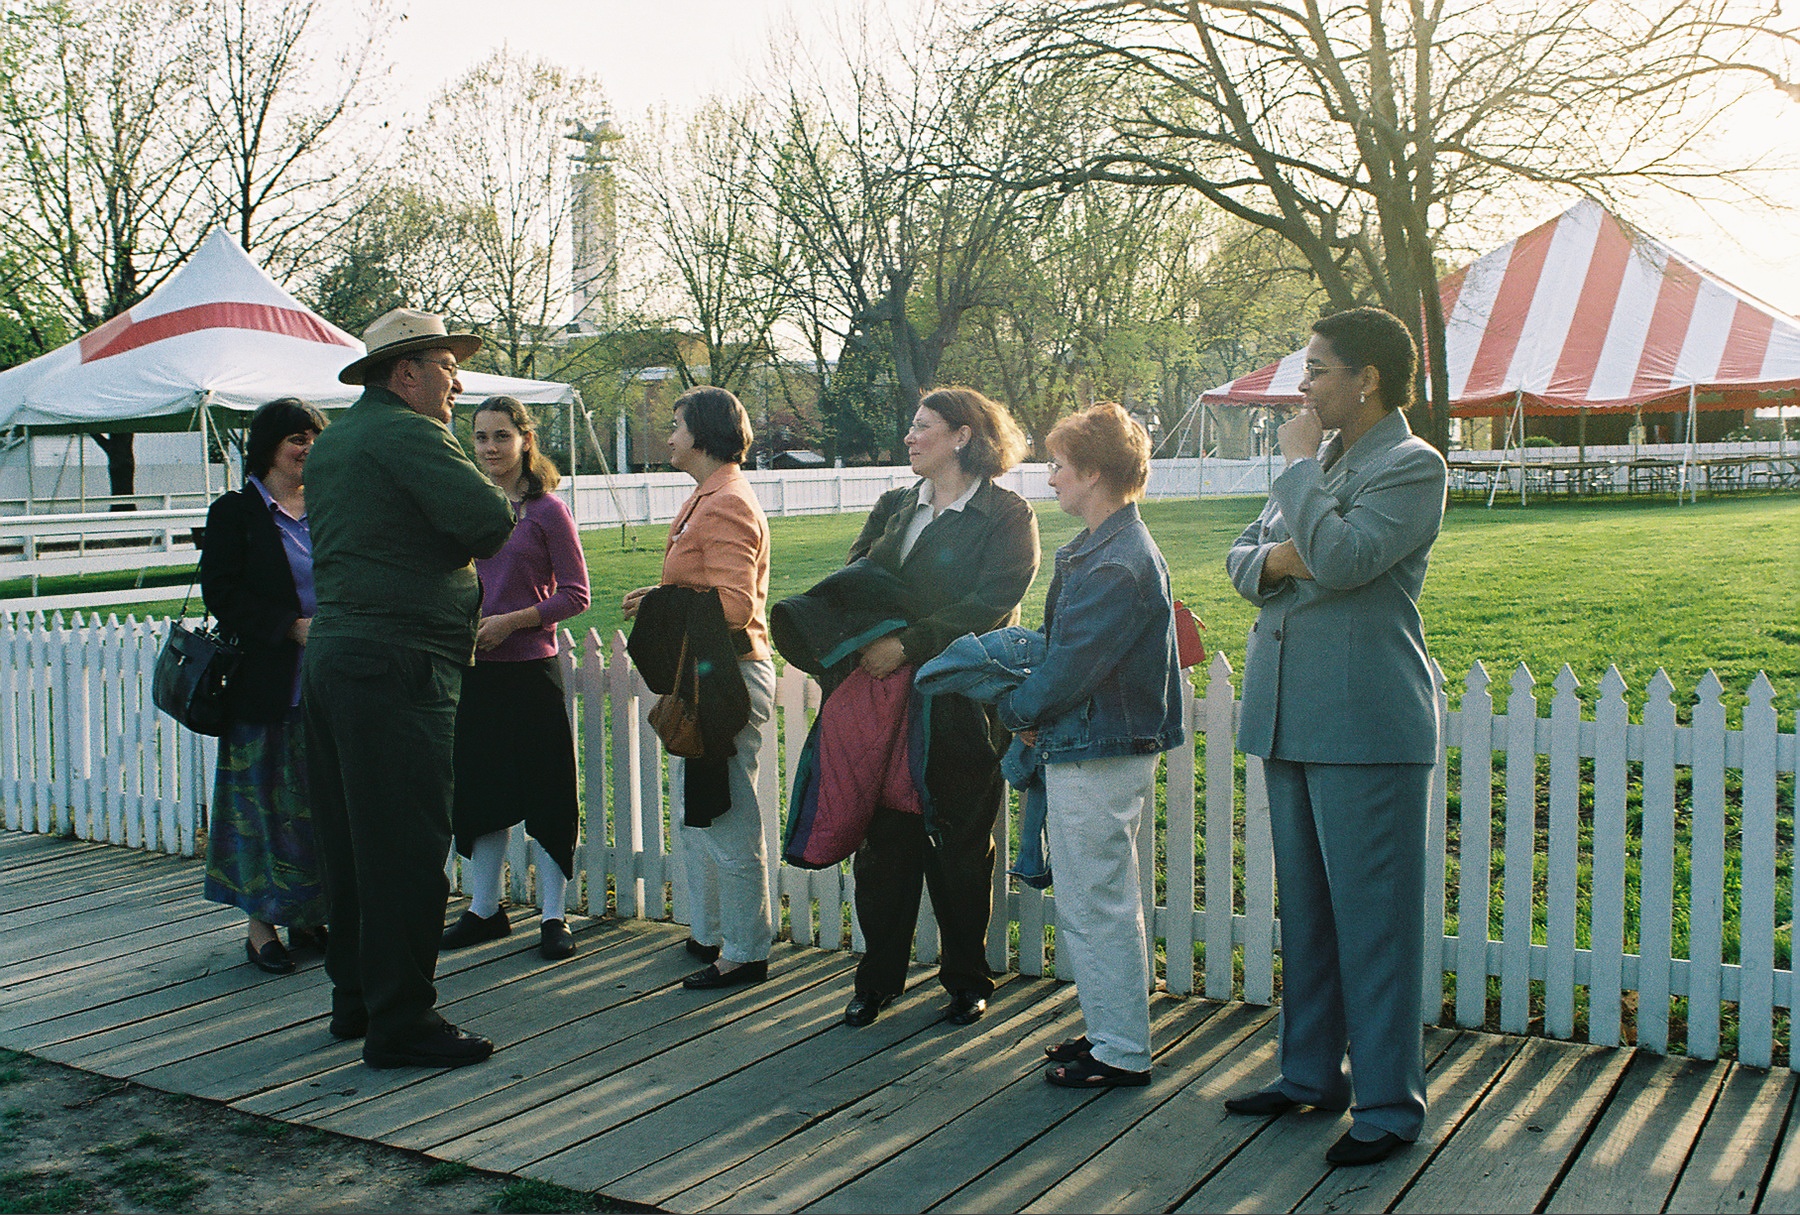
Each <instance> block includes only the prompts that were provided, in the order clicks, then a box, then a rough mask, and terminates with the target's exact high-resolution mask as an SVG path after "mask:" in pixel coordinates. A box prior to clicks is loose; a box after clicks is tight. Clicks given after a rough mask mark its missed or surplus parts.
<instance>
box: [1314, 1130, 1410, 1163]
mask: <svg viewBox="0 0 1800 1215" xmlns="http://www.w3.org/2000/svg"><path fill="white" fill-rule="evenodd" d="M1405 1146H1406V1140H1404V1139H1402V1138H1400V1136H1398V1135H1396V1134H1394V1133H1393V1132H1392V1131H1383V1132H1381V1137H1380V1138H1378V1139H1357V1138H1355V1137H1354V1136H1353V1135H1352V1134H1351V1132H1349V1131H1345V1132H1344V1137H1343V1138H1342V1139H1340V1140H1338V1141H1337V1142H1336V1143H1334V1144H1332V1145H1331V1146H1330V1147H1329V1148H1328V1149H1326V1151H1325V1163H1326V1164H1340V1165H1347V1166H1354V1165H1359V1164H1375V1163H1376V1162H1377V1161H1382V1160H1386V1159H1387V1158H1388V1157H1389V1156H1392V1155H1393V1154H1394V1153H1395V1152H1397V1151H1399V1150H1400V1149H1401V1148H1403V1147H1405Z"/></svg>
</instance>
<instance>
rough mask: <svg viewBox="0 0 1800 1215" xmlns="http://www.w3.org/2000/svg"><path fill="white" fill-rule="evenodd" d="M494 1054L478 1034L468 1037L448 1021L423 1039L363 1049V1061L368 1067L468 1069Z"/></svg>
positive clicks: (484, 1039) (491, 1047)
mask: <svg viewBox="0 0 1800 1215" xmlns="http://www.w3.org/2000/svg"><path fill="white" fill-rule="evenodd" d="M493 1053H494V1044H493V1043H492V1042H489V1041H488V1040H487V1039H486V1038H483V1037H481V1036H480V1035H479V1034H467V1033H464V1032H463V1031H462V1030H460V1029H458V1028H456V1026H454V1025H451V1024H450V1023H449V1022H447V1021H446V1022H445V1023H444V1024H442V1025H440V1026H438V1027H437V1028H436V1029H434V1030H432V1031H431V1032H430V1033H428V1034H425V1035H424V1036H423V1037H419V1038H414V1039H413V1040H412V1041H410V1042H403V1043H400V1044H399V1045H397V1046H388V1047H374V1046H369V1045H366V1044H365V1045H364V1046H363V1062H364V1063H367V1064H368V1065H369V1066H370V1067H377V1068H382V1067H467V1066H468V1065H469V1064H471V1063H480V1062H481V1061H482V1060H484V1059H486V1058H487V1057H488V1056H489V1055H491V1054H493Z"/></svg>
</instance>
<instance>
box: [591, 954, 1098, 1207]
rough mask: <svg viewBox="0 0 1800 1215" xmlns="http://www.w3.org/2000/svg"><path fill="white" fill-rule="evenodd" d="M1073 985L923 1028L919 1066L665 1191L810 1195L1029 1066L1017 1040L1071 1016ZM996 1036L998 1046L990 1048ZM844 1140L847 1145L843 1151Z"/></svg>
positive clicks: (698, 1199) (908, 1142) (901, 1146)
mask: <svg viewBox="0 0 1800 1215" xmlns="http://www.w3.org/2000/svg"><path fill="white" fill-rule="evenodd" d="M840 994H841V993H840ZM1074 994H1075V993H1074V990H1073V988H1069V987H1067V986H1061V987H1060V988H1059V989H1058V990H1054V991H1047V992H1045V993H1044V996H1043V998H1042V999H1040V1000H1035V1001H1030V1002H1026V1003H1023V1004H1021V1005H1015V1006H1013V1007H1012V1010H1011V1011H1012V1012H1013V1015H1012V1016H1009V1017H1007V1018H1005V1019H1003V1020H1000V1021H996V1022H995V1023H993V1024H991V1025H990V1024H989V1023H988V1018H987V1017H984V1018H983V1019H982V1021H981V1022H980V1024H981V1026H982V1027H983V1028H982V1030H981V1032H979V1033H976V1034H965V1033H962V1032H960V1031H958V1030H957V1029H956V1028H954V1027H946V1028H945V1029H944V1031H943V1032H942V1035H941V1036H940V1037H938V1039H937V1040H936V1042H935V1043H932V1042H929V1038H930V1036H929V1035H922V1036H921V1038H920V1039H917V1040H915V1044H914V1045H915V1050H914V1052H913V1053H918V1050H917V1048H919V1047H923V1046H926V1045H928V1044H929V1045H933V1046H935V1047H936V1049H935V1050H934V1051H930V1052H929V1055H930V1061H929V1062H928V1063H927V1064H926V1065H925V1066H923V1067H919V1068H916V1069H913V1070H911V1071H908V1072H907V1073H906V1074H905V1075H903V1076H900V1077H899V1078H897V1079H895V1080H892V1081H889V1082H888V1083H886V1084H884V1085H882V1086H881V1087H879V1088H878V1089H874V1090H873V1091H870V1092H868V1093H867V1095H866V1096H864V1097H863V1098H862V1099H860V1100H858V1101H856V1102H854V1103H853V1104H851V1105H849V1106H846V1107H844V1108H842V1109H839V1110H836V1111H834V1112H833V1113H832V1114H831V1115H830V1116H829V1117H827V1118H824V1119H822V1120H821V1121H820V1122H819V1123H817V1124H816V1125H815V1126H813V1127H810V1128H808V1133H807V1134H806V1135H804V1136H790V1137H789V1138H787V1139H785V1140H783V1141H781V1142H780V1143H777V1144H774V1145H771V1147H770V1148H769V1149H768V1150H766V1151H764V1152H760V1153H758V1154H757V1155H756V1156H753V1157H751V1158H750V1159H749V1160H747V1161H745V1162H744V1163H743V1164H742V1165H739V1166H738V1167H737V1168H735V1169H732V1170H729V1171H727V1172H725V1173H721V1174H718V1175H717V1176H715V1177H713V1178H710V1179H708V1180H707V1181H706V1182H705V1183H703V1184H702V1185H701V1186H698V1187H696V1188H695V1189H693V1190H691V1191H686V1192H684V1193H682V1194H680V1195H679V1196H677V1198H676V1199H674V1200H672V1201H673V1202H674V1203H675V1205H677V1206H678V1207H679V1209H681V1210H685V1211H710V1210H731V1211H740V1210H765V1209H773V1208H777V1207H778V1208H780V1209H782V1210H787V1211H793V1210H799V1209H801V1208H803V1207H804V1206H806V1205H807V1204H808V1203H812V1202H816V1201H818V1200H819V1199H821V1198H823V1197H825V1196H826V1195H827V1194H830V1193H831V1192H832V1191H833V1190H836V1189H838V1188H839V1187H841V1186H843V1185H846V1184H848V1183H849V1182H851V1181H854V1180H855V1179H856V1178H857V1177H859V1176H861V1175H862V1174H863V1173H866V1172H868V1171H870V1170H871V1169H873V1168H875V1167H876V1166H877V1165H879V1164H881V1163H882V1162H883V1161H885V1160H888V1159H890V1158H892V1157H894V1156H897V1155H899V1154H900V1153H902V1152H904V1151H906V1150H907V1149H908V1148H910V1147H912V1146H913V1145H914V1144H916V1143H918V1142H919V1141H920V1140H922V1139H924V1138H926V1137H927V1136H929V1135H930V1134H931V1133H932V1132H933V1131H935V1130H936V1129H937V1128H938V1127H939V1126H941V1125H943V1124H944V1123H946V1122H949V1121H951V1120H953V1119H955V1118H957V1117H959V1116H960V1115H961V1114H963V1113H965V1112H967V1111H968V1110H970V1109H972V1108H974V1107H975V1106H977V1105H979V1104H981V1103H982V1102H983V1101H985V1100H987V1098H988V1097H990V1096H991V1095H992V1094H993V1093H994V1092H995V1091H997V1090H998V1089H999V1088H1001V1087H1002V1086H1004V1085H1005V1084H1008V1083H1010V1082H1012V1081H1013V1080H1016V1079H1018V1078H1019V1076H1020V1074H1021V1071H1022V1069H1027V1070H1030V1071H1035V1070H1036V1068H1037V1066H1038V1065H1037V1061H1036V1060H1034V1059H1030V1058H1029V1057H1022V1056H1024V1051H1023V1050H1022V1049H1021V1048H1022V1047H1025V1046H1029V1047H1030V1049H1031V1051H1032V1053H1036V1052H1037V1049H1038V1048H1037V1045H1036V1044H1037V1043H1038V1042H1039V1041H1040V1040H1041V1039H1042V1038H1044V1037H1046V1036H1048V1035H1049V1034H1051V1033H1054V1032H1057V1027H1069V1026H1072V1025H1073V1024H1074V1023H1075V1018H1076V1016H1077V1015H1078V1013H1077V1010H1076V1007H1075V1002H1074ZM992 1015H993V1014H992V1012H991V1011H990V1013H989V1017H991V1016H992ZM840 1032H849V1031H848V1030H842V1031H840ZM1001 1044H1006V1047H1005V1048H1004V1049H997V1048H999V1047H1000V1046H1001ZM847 1145H854V1147H855V1150H854V1151H846V1150H845V1147H846V1146H847ZM920 1163H921V1164H924V1163H925V1162H924V1161H922V1160H921V1161H920ZM926 1167H929V1166H926ZM920 1176H921V1178H925V1177H929V1176H930V1173H929V1172H927V1173H924V1174H921V1175H920ZM620 1196H621V1197H630V1195H629V1194H628V1193H626V1194H621V1195H620Z"/></svg>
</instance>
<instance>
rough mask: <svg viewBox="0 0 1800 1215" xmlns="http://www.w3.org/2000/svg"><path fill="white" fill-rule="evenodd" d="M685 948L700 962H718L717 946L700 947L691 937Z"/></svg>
mask: <svg viewBox="0 0 1800 1215" xmlns="http://www.w3.org/2000/svg"><path fill="white" fill-rule="evenodd" d="M685 948H686V949H687V951H688V952H689V953H691V954H693V955H694V956H695V957H696V958H699V959H700V960H701V961H702V962H717V961H718V960H719V947H718V946H717V945H702V944H701V943H700V942H698V941H696V940H695V939H694V938H693V937H689V938H688V939H687V943H686V945H685Z"/></svg>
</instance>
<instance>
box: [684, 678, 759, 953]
mask: <svg viewBox="0 0 1800 1215" xmlns="http://www.w3.org/2000/svg"><path fill="white" fill-rule="evenodd" d="M738 669H739V670H741V671H742V672H743V673H744V687H745V688H746V689H747V690H748V691H749V693H750V720H749V722H748V723H746V724H745V726H744V728H743V729H742V730H740V731H738V736H737V738H736V739H735V740H734V741H735V742H736V743H737V754H736V755H734V756H732V758H731V760H730V761H729V762H728V764H727V768H728V769H729V773H728V780H729V782H730V787H731V809H730V810H728V811H726V812H725V813H724V814H722V815H720V816H719V817H718V818H715V819H714V820H713V821H712V825H711V826H710V827H689V826H687V825H686V823H685V822H683V821H682V820H683V819H685V818H686V815H685V814H684V813H683V810H684V801H685V794H686V784H687V771H686V768H687V761H686V760H683V759H678V758H673V757H671V758H670V760H669V787H670V803H671V807H672V810H673V816H674V821H676V822H680V823H682V826H681V853H682V867H683V870H684V872H685V873H686V874H687V905H688V919H689V920H690V921H691V935H692V936H693V938H694V940H696V941H698V942H700V943H701V944H702V945H717V946H719V956H720V957H721V958H722V959H724V960H725V961H727V962H736V963H738V964H740V965H741V964H743V963H745V962H760V961H762V960H763V959H764V958H767V957H768V956H769V944H770V942H771V941H772V940H773V939H774V937H775V927H774V920H773V917H772V916H771V914H770V909H769V876H768V869H769V859H768V849H767V848H766V847H765V846H764V844H763V822H762V809H761V807H760V806H758V804H757V801H756V774H757V767H758V762H757V761H758V760H759V759H760V758H761V756H762V745H763V732H764V731H765V730H766V729H767V728H768V725H769V721H770V718H771V716H772V712H773V709H774V704H775V664H774V663H773V662H770V661H769V660H768V659H766V658H758V659H745V660H743V661H740V662H739V663H738Z"/></svg>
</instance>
